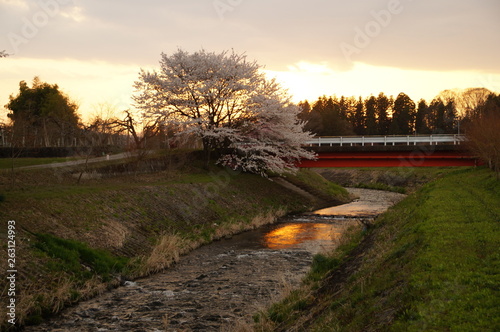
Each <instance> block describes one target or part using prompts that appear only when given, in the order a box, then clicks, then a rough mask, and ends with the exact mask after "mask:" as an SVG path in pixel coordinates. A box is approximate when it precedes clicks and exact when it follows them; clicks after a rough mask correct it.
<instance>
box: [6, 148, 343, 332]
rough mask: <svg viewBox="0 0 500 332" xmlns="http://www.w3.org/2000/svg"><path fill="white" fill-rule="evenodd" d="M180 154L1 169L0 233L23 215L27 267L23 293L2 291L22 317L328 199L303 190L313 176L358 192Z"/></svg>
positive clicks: (20, 265) (22, 255)
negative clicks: (280, 179)
mask: <svg viewBox="0 0 500 332" xmlns="http://www.w3.org/2000/svg"><path fill="white" fill-rule="evenodd" d="M172 161H173V160H172V159H169V160H164V161H163V162H164V163H165V165H163V164H162V161H158V160H155V161H154V162H151V163H150V164H147V165H142V166H141V168H140V169H141V170H144V169H151V168H154V167H156V168H160V169H161V170H155V171H154V172H148V173H145V172H140V171H137V170H138V169H139V167H138V166H137V163H135V162H134V166H133V167H128V166H127V165H123V164H116V163H113V164H111V165H95V166H92V167H86V166H85V168H84V166H83V165H80V166H76V167H73V168H49V169H37V170H22V171H21V170H16V171H15V172H14V173H12V171H2V172H0V194H1V197H2V200H1V202H0V220H1V223H2V225H4V226H3V227H2V229H1V230H0V234H1V236H2V238H5V239H6V238H7V236H8V232H7V221H9V220H13V221H15V236H16V237H15V240H16V242H15V246H16V248H15V249H16V251H15V253H16V270H17V274H16V283H15V286H16V289H15V297H12V296H10V295H8V293H9V292H8V291H7V290H8V289H2V293H1V294H2V295H1V296H2V298H1V300H2V303H7V302H6V301H9V300H10V299H9V296H10V298H14V299H15V303H16V308H15V315H16V317H15V321H16V323H17V324H16V326H19V325H23V324H24V323H27V324H35V323H37V322H40V321H42V320H43V319H44V317H48V316H50V315H53V314H54V313H57V312H59V311H60V310H61V309H62V308H64V307H66V306H68V305H71V304H73V303H76V302H78V301H81V300H84V299H88V298H90V297H93V296H95V295H97V294H100V293H102V292H105V291H106V290H107V289H110V288H113V287H116V286H118V285H120V284H123V283H124V282H125V281H126V280H133V279H135V278H137V277H140V276H146V275H149V274H151V273H155V272H158V271H160V270H162V269H164V268H167V267H168V266H170V265H171V264H172V263H174V262H176V261H177V260H178V259H179V256H180V255H183V254H185V253H187V252H189V251H190V250H192V249H194V248H196V247H199V246H200V245H202V244H205V243H209V242H211V241H214V240H216V239H219V238H223V237H226V236H231V235H233V234H236V233H238V232H241V231H243V230H246V229H252V228H255V227H258V226H260V225H263V224H267V223H272V222H273V221H274V220H275V219H276V218H277V217H280V216H282V215H284V214H287V213H292V212H303V211H308V210H311V209H312V208H317V207H318V204H321V203H322V202H320V201H318V200H311V199H308V198H307V197H305V196H304V195H302V194H301V193H300V190H304V188H306V189H307V188H308V187H310V186H311V185H313V186H314V187H317V188H320V190H321V191H323V193H324V195H325V197H329V198H331V199H332V200H333V201H337V202H345V201H347V200H348V199H349V197H348V195H347V192H346V191H345V190H344V189H342V188H341V187H338V186H335V185H333V184H330V183H329V182H328V181H326V180H324V179H323V178H321V177H319V176H317V175H316V174H314V173H313V172H308V171H302V172H301V173H300V174H299V176H289V177H288V180H289V181H291V182H294V183H303V184H304V187H303V188H302V189H300V190H292V189H290V188H288V187H285V186H283V185H280V184H278V183H277V181H272V179H266V178H262V177H260V176H256V175H251V174H243V173H238V172H234V171H231V170H228V169H223V168H218V167H215V166H214V167H212V168H211V169H210V170H206V169H203V167H201V166H197V165H202V163H199V162H198V160H197V159H196V157H195V156H194V157H193V156H192V155H186V156H183V157H182V158H180V157H178V156H177V157H176V159H175V160H174V161H175V162H174V163H173V162H172ZM158 165H160V166H161V167H158ZM153 166H154V167H153ZM131 169H133V170H134V171H133V172H131V171H130V170H131ZM104 170H105V171H106V172H104ZM121 170H126V172H123V171H121ZM82 175H83V176H82ZM305 179H307V181H304V180H305ZM297 189H298V188H297ZM324 203H325V202H323V204H324ZM5 243H6V242H5ZM3 250H7V246H6V245H4V246H3ZM6 263H7V260H2V266H1V271H2V272H1V273H2V279H5V278H6V276H4V275H3V274H4V273H5V271H7V268H6V266H5V264H6ZM6 287H8V286H6ZM3 316H4V317H5V315H3ZM2 319H3V318H2ZM2 324H3V325H2V328H4V329H5V328H7V327H12V326H11V325H9V324H7V323H6V322H5V320H2Z"/></svg>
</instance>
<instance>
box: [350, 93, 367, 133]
mask: <svg viewBox="0 0 500 332" xmlns="http://www.w3.org/2000/svg"><path fill="white" fill-rule="evenodd" d="M352 120H353V124H352V125H353V128H354V132H355V133H356V135H364V134H365V112H364V104H363V100H362V99H361V97H359V100H358V101H357V103H356V106H355V108H354V114H353V117H352Z"/></svg>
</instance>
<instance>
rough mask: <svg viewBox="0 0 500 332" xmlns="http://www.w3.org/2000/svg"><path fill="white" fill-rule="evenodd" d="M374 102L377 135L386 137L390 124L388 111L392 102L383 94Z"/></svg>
mask: <svg viewBox="0 0 500 332" xmlns="http://www.w3.org/2000/svg"><path fill="white" fill-rule="evenodd" d="M376 101H377V103H376V113H377V127H378V134H379V135H387V134H388V133H389V127H390V124H391V119H390V118H389V110H390V109H391V107H392V104H393V100H392V97H391V98H388V97H387V96H386V95H385V94H384V93H383V92H381V93H380V94H379V95H378V97H377V100H376Z"/></svg>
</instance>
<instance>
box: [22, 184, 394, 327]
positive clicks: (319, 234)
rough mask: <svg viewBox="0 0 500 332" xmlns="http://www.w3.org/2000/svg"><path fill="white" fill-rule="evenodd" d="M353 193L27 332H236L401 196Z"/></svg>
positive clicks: (202, 252)
mask: <svg viewBox="0 0 500 332" xmlns="http://www.w3.org/2000/svg"><path fill="white" fill-rule="evenodd" d="M349 190H350V192H351V193H352V194H354V195H356V196H359V197H360V198H359V199H358V200H356V201H354V202H352V203H350V204H345V205H341V206H336V207H331V208H327V209H322V210H318V211H315V212H313V213H310V214H304V215H300V216H292V217H287V218H284V219H283V220H281V221H280V222H279V223H276V224H274V225H269V226H264V227H261V228H259V229H257V230H254V231H249V232H245V233H242V234H239V235H236V236H234V237H232V238H231V239H226V240H221V241H217V242H214V243H212V244H210V245H206V246H204V247H202V248H199V249H197V250H195V251H193V252H192V253H190V254H188V255H186V256H185V257H183V258H182V259H181V260H180V262H179V263H177V264H176V265H175V266H174V267H172V268H170V269H168V270H166V271H164V272H163V273H159V274H156V275H154V276H151V277H149V278H144V279H140V280H136V281H134V282H125V286H123V287H119V288H117V289H115V290H112V291H110V292H108V293H106V294H103V295H101V296H99V297H97V298H94V299H92V300H89V301H86V302H83V303H81V304H79V305H77V306H75V307H72V308H69V309H66V310H65V311H63V312H62V313H61V314H60V315H59V316H58V317H56V318H54V319H52V320H50V321H49V322H46V323H44V324H43V325H40V326H32V327H29V328H27V329H26V331H219V330H220V329H221V327H223V328H224V329H226V330H227V331H231V326H234V324H236V323H237V322H239V321H241V322H243V321H247V322H248V321H251V316H252V314H253V313H255V312H256V311H257V310H259V309H262V308H264V307H265V306H266V305H267V304H268V303H270V301H273V300H276V299H277V297H278V296H279V294H280V293H281V292H282V291H283V288H284V287H290V286H293V285H298V283H299V282H300V280H301V278H303V277H304V276H305V274H306V273H307V271H308V269H309V267H310V264H311V261H312V257H313V256H314V255H315V254H317V253H320V252H324V251H329V250H333V249H334V248H335V247H336V246H337V244H338V240H339V238H340V236H341V235H342V233H343V232H344V231H345V230H346V229H347V228H348V227H349V226H351V225H356V224H359V218H370V217H374V216H376V215H378V214H380V213H382V212H384V211H385V210H386V209H387V208H388V207H389V206H391V205H392V204H394V203H395V202H396V201H398V200H400V199H401V198H402V197H403V195H401V194H395V193H388V192H383V191H377V190H367V189H349Z"/></svg>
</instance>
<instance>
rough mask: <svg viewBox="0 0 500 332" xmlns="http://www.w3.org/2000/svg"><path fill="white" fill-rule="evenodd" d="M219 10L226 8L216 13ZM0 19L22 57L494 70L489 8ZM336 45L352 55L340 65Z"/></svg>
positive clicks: (496, 6)
mask: <svg viewBox="0 0 500 332" xmlns="http://www.w3.org/2000/svg"><path fill="white" fill-rule="evenodd" d="M51 3H52V4H54V3H55V4H57V8H58V10H57V11H55V12H54V13H50V15H47V16H48V20H47V22H46V24H43V26H40V27H37V28H38V32H37V33H36V34H35V36H34V37H30V38H25V39H27V42H25V43H20V44H19V45H17V46H18V47H17V49H18V50H17V51H18V52H13V50H12V48H13V47H12V40H9V38H7V37H8V35H9V33H10V35H11V36H12V34H17V35H18V36H21V37H22V36H23V27H25V26H26V24H27V23H26V22H31V23H33V18H34V17H35V16H36V15H39V16H40V15H43V12H44V9H43V5H42V4H45V7H46V6H47V4H51ZM217 3H222V4H224V5H225V6H226V7H223V8H226V10H225V11H222V12H221V10H220V9H219V10H218V9H217V6H215V4H217ZM391 6H392V7H394V8H398V9H399V10H396V11H395V12H397V13H392V12H391V11H390V8H391ZM53 7H54V6H53ZM0 11H1V12H3V14H0V15H1V17H0V19H2V22H3V23H4V25H3V28H2V34H1V35H0V45H7V47H4V48H5V49H6V50H7V51H8V52H9V53H16V55H18V56H22V57H32V58H46V59H63V58H73V59H78V60H88V59H98V60H103V61H110V62H120V63H136V64H143V63H152V62H156V61H158V59H159V56H160V53H161V52H162V51H164V52H167V53H170V52H173V51H175V50H176V49H177V48H178V47H182V48H184V49H186V50H189V51H194V50H198V49H200V48H202V47H203V48H205V49H207V50H214V51H220V50H224V49H231V48H233V49H235V50H236V51H237V52H246V53H247V54H248V55H249V57H250V58H254V59H256V60H257V61H258V62H259V63H261V64H263V65H265V66H266V67H267V68H272V69H275V70H284V69H286V68H287V66H289V65H291V64H294V63H297V62H299V61H301V60H303V59H307V60H308V61H309V62H314V63H320V62H326V63H328V64H329V66H330V67H332V68H334V69H336V70H348V69H351V68H352V63H353V62H354V61H356V62H364V63H367V64H371V65H381V66H394V67H402V68H408V69H422V70H424V69H432V70H434V69H443V70H458V69H461V70H465V69H470V70H482V71H494V72H498V70H499V67H498V65H497V61H496V58H495V57H496V55H497V54H499V51H500V43H499V41H500V39H499V38H500V35H499V34H498V33H497V32H498V31H500V20H498V19H497V17H499V15H498V14H500V3H498V1H496V0H460V1H453V0H442V1H433V0H420V1H411V0H371V1H362V2H361V1H323V0H309V1H302V0H295V1H280V0H274V1H269V0H265V1H264V0H252V1H249V0H240V1H229V0H204V1H196V2H194V1H174V0H149V1H140V2H139V1H132V0H122V1H118V0H113V1H97V0H87V1H83V0H40V1H21V0H1V2H0ZM388 11H389V12H390V13H391V15H390V17H389V18H388V19H386V21H384V20H383V19H384V18H383V15H382V14H383V13H384V12H388ZM40 13H42V14H40ZM381 15H382V18H381ZM387 20H388V23H387ZM386 23H387V24H386ZM377 24H378V28H377ZM35 25H36V24H35ZM370 29H371V30H370ZM360 34H365V35H367V34H368V35H369V36H368V37H367V39H368V42H367V43H366V45H361V46H363V47H359V46H360V45H359V42H358V45H356V41H359V40H361V39H362V37H360ZM365 39H366V37H365ZM9 44H10V45H9ZM343 44H344V45H346V44H347V45H352V46H354V47H355V48H356V49H357V52H355V53H352V54H351V55H350V57H347V56H346V52H345V50H343V49H342V47H341V45H343ZM8 46H10V47H8Z"/></svg>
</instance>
